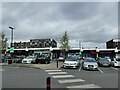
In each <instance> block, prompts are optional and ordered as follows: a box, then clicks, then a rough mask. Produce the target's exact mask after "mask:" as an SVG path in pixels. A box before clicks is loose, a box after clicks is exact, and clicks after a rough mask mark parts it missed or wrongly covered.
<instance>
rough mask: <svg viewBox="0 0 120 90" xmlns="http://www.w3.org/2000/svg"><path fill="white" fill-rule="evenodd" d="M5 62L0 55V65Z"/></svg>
mask: <svg viewBox="0 0 120 90" xmlns="http://www.w3.org/2000/svg"><path fill="white" fill-rule="evenodd" d="M3 62H5V56H2V55H0V63H3Z"/></svg>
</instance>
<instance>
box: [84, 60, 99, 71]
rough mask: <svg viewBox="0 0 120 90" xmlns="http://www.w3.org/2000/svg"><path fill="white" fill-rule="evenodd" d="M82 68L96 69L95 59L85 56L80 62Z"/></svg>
mask: <svg viewBox="0 0 120 90" xmlns="http://www.w3.org/2000/svg"><path fill="white" fill-rule="evenodd" d="M82 69H88V70H98V64H97V61H96V60H95V59H94V58H85V59H84V61H83V63H82Z"/></svg>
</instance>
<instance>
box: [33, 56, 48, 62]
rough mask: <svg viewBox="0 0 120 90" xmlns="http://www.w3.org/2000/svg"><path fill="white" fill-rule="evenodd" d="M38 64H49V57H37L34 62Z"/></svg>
mask: <svg viewBox="0 0 120 90" xmlns="http://www.w3.org/2000/svg"><path fill="white" fill-rule="evenodd" d="M35 62H36V63H37V64H38V63H43V64H49V63H50V57H49V56H48V55H37V58H36V61H35Z"/></svg>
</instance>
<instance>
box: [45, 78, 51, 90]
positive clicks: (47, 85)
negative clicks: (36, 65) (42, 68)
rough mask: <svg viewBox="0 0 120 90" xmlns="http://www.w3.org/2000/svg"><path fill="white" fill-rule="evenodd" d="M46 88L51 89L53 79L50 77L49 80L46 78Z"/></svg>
mask: <svg viewBox="0 0 120 90" xmlns="http://www.w3.org/2000/svg"><path fill="white" fill-rule="evenodd" d="M46 90H51V79H50V77H47V80H46Z"/></svg>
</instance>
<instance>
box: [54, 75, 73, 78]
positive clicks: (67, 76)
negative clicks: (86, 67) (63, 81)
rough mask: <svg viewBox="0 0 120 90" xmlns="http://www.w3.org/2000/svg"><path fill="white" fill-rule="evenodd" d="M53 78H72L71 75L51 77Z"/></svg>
mask: <svg viewBox="0 0 120 90" xmlns="http://www.w3.org/2000/svg"><path fill="white" fill-rule="evenodd" d="M52 77H53V78H69V77H74V76H73V75H57V76H52Z"/></svg>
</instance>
